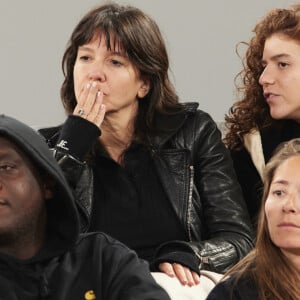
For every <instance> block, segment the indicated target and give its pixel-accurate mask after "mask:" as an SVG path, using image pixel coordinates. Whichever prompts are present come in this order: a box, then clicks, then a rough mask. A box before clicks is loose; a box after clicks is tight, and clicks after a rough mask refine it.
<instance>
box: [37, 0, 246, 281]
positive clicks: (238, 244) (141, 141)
mask: <svg viewBox="0 0 300 300" xmlns="http://www.w3.org/2000/svg"><path fill="white" fill-rule="evenodd" d="M63 69H64V74H65V80H64V83H63V85H62V89H61V97H62V101H63V104H64V107H65V110H66V112H67V114H68V118H67V120H66V122H65V123H64V124H63V126H59V127H56V128H47V129H42V130H40V132H41V133H42V134H43V135H44V136H45V137H46V138H47V140H48V144H49V145H50V147H51V148H53V149H54V153H55V157H56V158H57V160H58V161H59V163H60V165H61V167H62V169H63V170H64V172H65V174H66V177H67V179H68V180H69V182H70V184H71V186H72V188H73V189H74V193H75V195H76V200H77V206H78V211H79V214H80V216H81V221H82V230H83V231H104V232H106V233H108V234H110V235H112V236H113V237H115V238H117V239H119V240H120V241H122V242H124V243H125V244H126V245H128V246H129V247H131V248H132V249H134V250H135V251H136V252H137V253H138V255H139V257H141V258H143V259H146V260H148V261H149V262H150V266H151V270H153V271H161V272H164V273H166V274H168V275H169V276H171V277H177V278H178V279H179V280H180V282H181V283H182V284H184V285H189V286H192V285H195V284H198V283H199V274H200V269H207V270H211V271H214V272H224V271H225V270H227V269H228V268H229V267H230V266H232V265H233V264H235V263H236V262H238V261H239V260H240V259H241V258H242V257H243V256H244V255H246V254H247V253H248V251H249V250H250V249H251V247H252V231H251V228H250V226H249V223H250V222H249V218H248V215H247V212H246V208H245V205H244V202H243V201H244V200H243V198H242V194H241V190H240V187H239V185H238V184H237V180H236V177H235V174H234V171H233V167H232V162H231V159H230V155H229V152H228V151H227V149H226V147H225V146H224V144H223V143H222V141H221V134H220V131H219V130H218V128H217V126H216V124H215V122H213V120H212V119H211V117H210V116H209V115H208V114H207V113H205V112H203V111H201V110H198V109H197V107H198V104H196V103H185V104H181V103H179V101H178V96H177V94H176V92H175V90H174V88H173V86H172V84H171V82H170V80H169V78H168V70H169V60H168V55H167V51H166V47H165V43H164V41H163V38H162V36H161V33H160V30H159V28H158V26H157V25H156V23H155V22H154V21H153V20H152V19H151V18H150V17H149V16H147V15H146V14H145V13H143V12H142V11H141V10H139V9H137V8H134V7H131V6H120V5H117V4H105V5H101V6H99V7H96V8H94V9H93V10H91V11H90V12H88V13H87V14H86V15H85V16H84V17H83V18H82V20H81V21H80V22H79V24H78V25H77V26H76V28H75V29H74V31H73V33H72V35H71V38H70V41H69V44H68V46H67V49H66V52H65V54H64V56H63Z"/></svg>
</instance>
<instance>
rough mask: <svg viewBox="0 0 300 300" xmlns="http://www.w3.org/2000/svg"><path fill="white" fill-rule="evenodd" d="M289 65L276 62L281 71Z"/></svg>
mask: <svg viewBox="0 0 300 300" xmlns="http://www.w3.org/2000/svg"><path fill="white" fill-rule="evenodd" d="M288 65H289V64H288V63H286V62H278V66H279V68H281V69H285V68H286V67H287V66H288Z"/></svg>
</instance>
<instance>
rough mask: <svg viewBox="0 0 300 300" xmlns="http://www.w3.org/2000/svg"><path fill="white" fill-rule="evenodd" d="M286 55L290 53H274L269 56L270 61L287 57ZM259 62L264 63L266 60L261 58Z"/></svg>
mask: <svg viewBox="0 0 300 300" xmlns="http://www.w3.org/2000/svg"><path fill="white" fill-rule="evenodd" d="M287 57H290V55H289V54H287V53H280V54H276V55H273V56H271V58H270V60H271V61H276V60H278V59H280V58H287ZM261 62H262V63H264V62H266V60H265V59H262V60H261Z"/></svg>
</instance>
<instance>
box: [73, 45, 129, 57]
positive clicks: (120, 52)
mask: <svg viewBox="0 0 300 300" xmlns="http://www.w3.org/2000/svg"><path fill="white" fill-rule="evenodd" d="M78 50H80V51H88V52H94V50H93V49H92V48H89V47H87V46H79V47H78ZM108 51H109V52H110V54H112V55H118V56H121V57H124V58H128V55H127V53H126V52H125V51H115V50H108Z"/></svg>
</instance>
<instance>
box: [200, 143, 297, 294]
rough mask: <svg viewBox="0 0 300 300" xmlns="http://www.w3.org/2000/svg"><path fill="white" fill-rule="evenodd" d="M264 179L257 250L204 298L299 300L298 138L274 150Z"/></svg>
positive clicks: (226, 275)
mask: <svg viewBox="0 0 300 300" xmlns="http://www.w3.org/2000/svg"><path fill="white" fill-rule="evenodd" d="M263 181H264V190H263V197H262V201H261V207H260V212H259V218H258V230H257V241H256V246H255V248H254V249H253V250H252V251H251V252H250V253H249V254H248V255H247V256H246V257H245V258H243V259H242V260H241V261H240V262H239V263H238V264H236V265H235V266H234V267H233V268H232V269H230V270H229V271H228V272H227V273H226V274H225V276H224V280H223V279H222V281H221V282H220V283H219V284H218V285H217V286H216V287H215V288H214V289H213V290H212V291H211V292H210V294H209V296H208V297H207V299H206V300H252V299H258V300H296V299H300V138H295V139H292V140H290V141H288V142H283V143H281V144H280V145H279V146H278V147H277V148H276V150H275V153H274V156H273V157H272V158H271V159H270V160H269V162H268V163H267V165H266V167H265V169H264V172H263Z"/></svg>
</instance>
